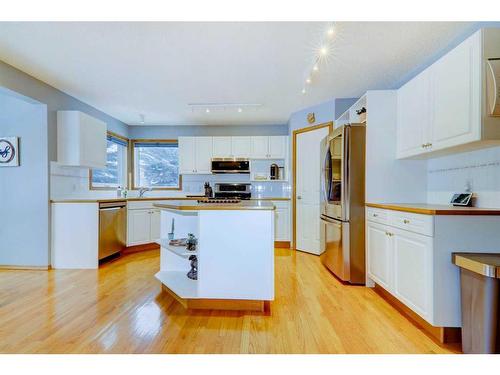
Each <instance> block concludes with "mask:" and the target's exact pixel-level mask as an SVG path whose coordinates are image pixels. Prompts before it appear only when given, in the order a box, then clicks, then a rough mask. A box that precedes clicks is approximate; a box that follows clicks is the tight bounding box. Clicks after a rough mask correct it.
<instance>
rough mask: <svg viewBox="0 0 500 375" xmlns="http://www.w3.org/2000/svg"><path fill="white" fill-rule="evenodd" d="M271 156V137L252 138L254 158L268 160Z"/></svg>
mask: <svg viewBox="0 0 500 375" xmlns="http://www.w3.org/2000/svg"><path fill="white" fill-rule="evenodd" d="M268 155H269V137H252V158H256V159H266V158H268Z"/></svg>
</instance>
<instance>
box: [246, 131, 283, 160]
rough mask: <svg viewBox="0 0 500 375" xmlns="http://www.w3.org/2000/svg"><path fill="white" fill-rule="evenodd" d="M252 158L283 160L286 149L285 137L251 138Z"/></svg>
mask: <svg viewBox="0 0 500 375" xmlns="http://www.w3.org/2000/svg"><path fill="white" fill-rule="evenodd" d="M251 141H252V158H254V159H285V158H286V148H287V137H286V136H271V137H262V136H257V137H252V138H251Z"/></svg>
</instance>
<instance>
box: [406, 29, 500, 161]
mask: <svg viewBox="0 0 500 375" xmlns="http://www.w3.org/2000/svg"><path fill="white" fill-rule="evenodd" d="M499 34H500V29H486V31H485V30H484V29H483V30H480V31H478V32H476V33H475V34H473V35H472V36H471V37H469V38H468V39H467V40H465V41H464V42H463V43H461V44H460V45H458V46H457V47H456V48H454V49H453V50H452V51H450V52H449V53H448V54H446V55H445V56H443V57H442V58H441V59H439V60H438V61H437V62H436V63H434V64H433V65H431V66H430V67H429V68H427V69H426V70H425V71H424V72H422V73H421V74H419V75H418V76H417V77H415V78H414V79H412V80H411V81H410V82H408V83H407V84H406V85H404V86H403V87H401V88H400V89H399V90H398V124H397V126H398V138H397V143H398V145H397V146H398V147H397V157H398V158H408V157H413V156H415V157H417V156H418V157H430V156H438V155H444V154H449V153H452V152H462V151H467V150H473V149H478V148H482V147H491V146H494V145H498V144H500V118H499V117H491V116H488V115H487V114H486V111H485V110H482V108H483V107H485V106H483V102H484V101H485V98H486V85H485V84H484V82H485V79H484V74H485V68H484V66H483V65H484V63H483V60H484V59H485V58H487V57H499V56H500V43H491V42H488V41H489V40H491V39H493V38H499ZM484 46H488V47H487V48H483V47H484Z"/></svg>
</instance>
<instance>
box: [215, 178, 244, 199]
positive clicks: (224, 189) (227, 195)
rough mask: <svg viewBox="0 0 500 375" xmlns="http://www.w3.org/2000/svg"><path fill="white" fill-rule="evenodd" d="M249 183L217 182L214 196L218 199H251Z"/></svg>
mask: <svg viewBox="0 0 500 375" xmlns="http://www.w3.org/2000/svg"><path fill="white" fill-rule="evenodd" d="M251 187H252V185H251V184H248V183H241V182H240V183H217V184H215V190H214V196H215V198H218V199H221V198H222V199H250V197H251V196H252V192H251V190H250V188H251Z"/></svg>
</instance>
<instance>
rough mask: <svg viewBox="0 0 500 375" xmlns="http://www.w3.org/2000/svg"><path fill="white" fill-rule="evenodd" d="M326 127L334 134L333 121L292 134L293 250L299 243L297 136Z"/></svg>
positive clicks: (301, 129)
mask: <svg viewBox="0 0 500 375" xmlns="http://www.w3.org/2000/svg"><path fill="white" fill-rule="evenodd" d="M326 127H328V128H329V131H330V132H332V131H333V121H329V122H324V123H322V124H318V125H314V126H307V127H305V128H300V129H296V130H294V131H293V132H292V212H293V214H292V246H291V247H292V249H295V244H296V243H297V135H299V134H301V133H306V132H310V131H314V130H318V129H322V128H326Z"/></svg>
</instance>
